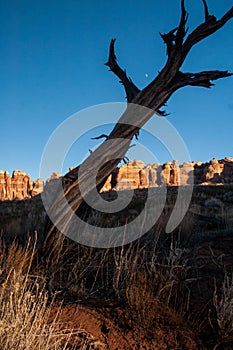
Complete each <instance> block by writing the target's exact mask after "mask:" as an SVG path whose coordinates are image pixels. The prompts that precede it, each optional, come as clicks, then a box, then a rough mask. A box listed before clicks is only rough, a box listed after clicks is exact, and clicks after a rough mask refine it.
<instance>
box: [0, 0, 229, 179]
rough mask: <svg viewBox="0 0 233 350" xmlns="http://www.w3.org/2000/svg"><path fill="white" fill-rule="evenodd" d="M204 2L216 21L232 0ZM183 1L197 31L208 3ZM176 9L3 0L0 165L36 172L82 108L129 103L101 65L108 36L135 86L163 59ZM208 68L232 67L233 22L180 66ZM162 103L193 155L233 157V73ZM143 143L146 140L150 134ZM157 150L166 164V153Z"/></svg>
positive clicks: (89, 144)
mask: <svg viewBox="0 0 233 350" xmlns="http://www.w3.org/2000/svg"><path fill="white" fill-rule="evenodd" d="M208 3H209V9H210V12H211V13H213V14H215V15H216V16H217V17H218V18H219V17H220V16H222V15H223V14H224V12H226V11H227V10H228V9H229V8H230V7H231V6H232V5H233V4H232V0H221V1H216V0H209V1H208ZM186 8H187V11H188V12H189V28H190V30H192V29H193V28H194V26H195V25H197V24H199V23H200V22H201V21H203V17H204V15H203V7H202V1H201V0H186ZM179 16H180V1H179V0H160V1H155V0H143V1H133V0H124V1H123V0H119V1H107V0H99V1H95V0H89V1H87V0H85V1H84V0H46V1H45V0H39V1H31V0H20V1H19V0H11V1H4V0H0V23H1V27H0V62H1V63H0V77H1V84H0V116H1V158H0V159H1V162H0V168H1V169H3V170H9V171H10V172H12V171H13V170H14V169H22V170H24V171H26V172H27V173H29V174H30V175H31V177H32V178H33V179H36V178H37V177H38V176H39V166H40V159H41V155H42V152H43V149H44V146H45V144H46V142H47V140H48V139H49V137H50V135H51V133H52V132H53V130H54V129H55V128H56V127H57V126H58V125H59V124H60V123H62V122H63V121H64V120H65V119H66V118H68V117H69V116H70V115H72V114H74V113H76V112H78V111H80V110H82V109H83V108H87V107H90V106H92V105H96V104H101V103H107V102H124V101H125V92H124V90H123V88H122V86H121V85H120V84H119V83H118V79H117V78H116V77H115V76H114V75H113V74H112V73H111V72H108V69H107V67H106V66H104V62H106V60H107V56H108V46H109V42H110V40H111V38H117V42H116V53H117V57H118V62H119V64H120V65H121V67H122V68H126V70H127V73H128V75H129V76H130V77H131V78H132V79H133V81H134V82H135V83H136V84H137V85H138V87H139V88H143V87H144V86H145V85H147V84H148V83H149V82H150V81H151V80H152V79H153V78H154V77H155V75H156V74H157V72H158V71H159V70H161V68H162V66H163V64H164V63H165V59H166V55H165V47H164V45H163V43H162V41H161V38H160V37H159V35H158V33H159V31H160V32H162V33H164V32H167V31H169V30H170V29H172V28H174V27H175V26H176V25H177V23H178V21H179ZM205 69H222V70H226V69H228V70H229V71H233V20H231V21H230V22H229V23H228V24H227V25H226V26H225V27H223V28H222V29H221V30H220V31H218V32H217V33H215V34H214V35H213V36H211V37H210V38H208V39H206V40H205V41H204V42H202V43H200V44H198V45H197V46H196V47H195V48H193V49H192V51H191V53H190V55H189V56H188V58H187V61H186V62H185V64H184V67H183V70H186V71H189V72H198V71H201V70H205ZM166 110H167V111H168V112H170V113H171V115H170V116H169V117H168V120H169V121H170V122H171V123H172V124H173V125H174V127H175V128H176V129H177V130H178V132H179V133H180V135H181V136H182V138H183V139H184V141H185V143H186V145H187V147H188V150H189V152H190V155H191V159H192V160H200V161H208V160H210V159H211V158H213V157H216V158H220V159H221V158H224V157H225V156H232V157H233V147H232V135H233V119H232V118H233V78H227V79H223V80H218V81H217V82H216V86H215V87H213V88H212V89H210V90H209V89H204V88H197V87H196V88H195V87H189V88H184V89H182V90H180V91H178V92H176V93H175V94H174V96H173V97H172V98H171V99H170V100H169V102H168V106H167V108H166ZM100 131H101V130H99V131H97V133H94V134H95V135H96V134H97V135H98V133H100ZM94 134H92V136H93V135H94ZM141 140H142V141H144V142H149V141H148V140H147V137H146V135H142V138H141ZM146 140H147V141H146ZM96 144H97V143H96V142H95V141H93V140H91V139H90V135H88V136H87V137H86V139H83V143H82V145H80V146H79V147H80V149H78V151H76V152H73V154H72V155H71V156H70V158H69V160H68V163H69V164H70V165H71V166H75V165H78V164H79V163H80V162H81V160H82V159H83V157H84V156H85V154H86V153H87V151H88V149H92V148H93V147H95V145H96ZM136 149H137V148H136V147H135V150H134V151H135V152H136ZM156 152H157V154H156V156H157V157H158V158H159V160H160V162H165V161H166V160H168V159H166V158H167V157H168V156H167V155H166V154H165V153H162V151H161V154H159V148H158V150H156ZM71 153H72V152H71ZM137 158H141V159H142V158H143V152H140V151H139V152H138V156H137ZM142 160H145V162H147V161H148V159H142ZM68 163H67V164H68ZM56 170H57V169H54V171H56ZM67 170H68V169H64V172H66V171H67Z"/></svg>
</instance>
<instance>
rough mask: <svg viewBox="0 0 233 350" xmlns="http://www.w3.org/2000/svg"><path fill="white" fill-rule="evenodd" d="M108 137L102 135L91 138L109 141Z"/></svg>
mask: <svg viewBox="0 0 233 350" xmlns="http://www.w3.org/2000/svg"><path fill="white" fill-rule="evenodd" d="M107 138H108V135H106V134H101V135H100V136H96V137H91V139H92V140H100V139H107Z"/></svg>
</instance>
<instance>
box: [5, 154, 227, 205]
mask: <svg viewBox="0 0 233 350" xmlns="http://www.w3.org/2000/svg"><path fill="white" fill-rule="evenodd" d="M61 176H62V175H61V174H59V173H56V172H54V173H53V174H52V175H51V177H50V178H49V179H48V180H47V181H46V187H45V188H48V187H50V189H51V187H53V188H54V191H56V185H57V181H58V179H59V178H60V177H61ZM232 183H233V158H224V159H221V160H217V159H216V158H213V159H212V160H211V161H210V162H207V163H202V162H197V161H194V162H184V163H183V164H181V165H179V164H178V161H177V160H174V161H173V162H166V163H165V164H163V165H160V164H148V165H146V166H145V164H144V163H143V162H142V161H140V160H134V161H132V162H129V163H128V164H124V165H122V166H121V167H120V168H118V169H115V170H114V171H113V173H112V174H111V175H110V176H109V177H108V178H107V181H106V183H105V185H104V187H103V188H102V190H101V192H106V191H109V190H116V191H117V190H129V189H138V188H147V187H160V186H186V185H191V184H196V185H210V184H232ZM43 190H44V182H43V180H42V179H37V180H36V181H33V180H31V179H30V176H29V175H28V174H26V173H25V172H24V171H22V170H15V171H14V172H13V176H12V177H10V174H9V173H8V172H7V171H5V172H4V171H3V170H0V200H11V199H24V198H31V197H34V196H36V195H38V194H39V193H41V192H42V191H43Z"/></svg>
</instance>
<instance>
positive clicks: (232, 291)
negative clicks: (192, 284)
mask: <svg viewBox="0 0 233 350" xmlns="http://www.w3.org/2000/svg"><path fill="white" fill-rule="evenodd" d="M213 303H214V306H215V309H216V313H217V323H218V327H219V336H220V341H221V344H222V343H225V344H230V347H229V349H232V347H231V346H232V343H233V274H232V275H231V276H230V275H228V274H227V273H225V275H224V280H223V284H222V288H221V291H220V292H219V293H218V291H217V287H216V286H215V291H214V298H213ZM226 349H228V347H227V345H226Z"/></svg>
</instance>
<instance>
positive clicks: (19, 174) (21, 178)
mask: <svg viewBox="0 0 233 350" xmlns="http://www.w3.org/2000/svg"><path fill="white" fill-rule="evenodd" d="M43 189H44V182H43V180H42V179H37V180H36V181H35V182H34V181H33V180H31V178H30V176H29V175H28V174H26V173H25V172H24V171H22V170H15V171H14V172H13V174H12V177H11V176H10V174H9V172H8V171H5V172H4V171H3V170H0V200H12V199H19V200H21V199H25V198H31V197H33V196H35V195H37V194H39V193H41V192H42V191H43Z"/></svg>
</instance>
